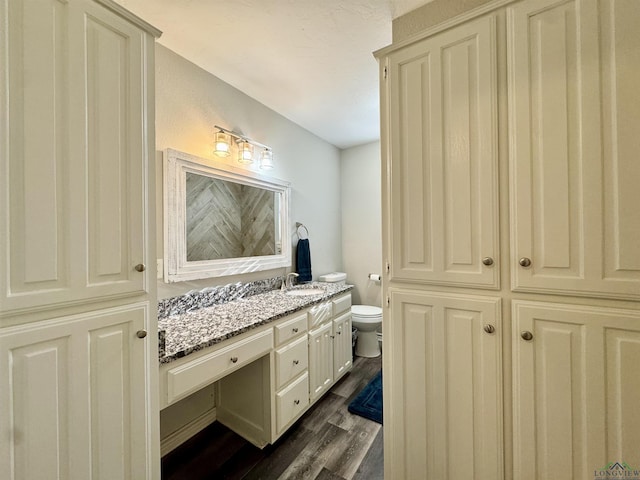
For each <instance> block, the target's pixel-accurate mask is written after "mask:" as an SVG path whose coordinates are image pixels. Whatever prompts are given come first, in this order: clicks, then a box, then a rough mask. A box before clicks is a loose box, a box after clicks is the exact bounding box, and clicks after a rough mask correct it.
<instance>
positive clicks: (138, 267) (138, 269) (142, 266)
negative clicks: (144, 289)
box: [133, 263, 147, 272]
mask: <svg viewBox="0 0 640 480" xmlns="http://www.w3.org/2000/svg"><path fill="white" fill-rule="evenodd" d="M133 268H134V269H135V270H136V272H144V271H145V270H146V269H147V267H146V265H145V264H144V263H139V264H137V265H136V266H135V267H133Z"/></svg>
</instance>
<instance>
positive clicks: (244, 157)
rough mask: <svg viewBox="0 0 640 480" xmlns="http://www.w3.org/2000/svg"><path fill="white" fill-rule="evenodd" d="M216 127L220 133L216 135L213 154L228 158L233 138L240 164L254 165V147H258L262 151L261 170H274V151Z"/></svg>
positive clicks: (242, 136)
mask: <svg viewBox="0 0 640 480" xmlns="http://www.w3.org/2000/svg"><path fill="white" fill-rule="evenodd" d="M215 127H216V128H217V129H218V131H217V132H216V134H215V149H214V151H213V153H215V154H216V155H218V156H220V157H228V156H229V154H230V153H231V139H232V138H233V139H234V140H235V141H236V143H237V144H238V162H239V163H243V164H249V163H253V151H254V147H258V148H261V149H262V152H261V153H260V168H262V169H264V170H268V169H271V168H273V150H271V147H269V146H267V145H264V144H262V143H260V142H256V141H255V140H251V139H250V138H247V137H245V136H244V135H240V134H239V133H236V132H232V131H231V130H227V129H226V128H222V127H219V126H218V125H216V126H215Z"/></svg>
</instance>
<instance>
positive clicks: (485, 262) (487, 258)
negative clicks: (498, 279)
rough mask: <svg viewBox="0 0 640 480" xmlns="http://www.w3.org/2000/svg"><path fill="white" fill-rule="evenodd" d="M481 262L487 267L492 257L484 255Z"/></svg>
mask: <svg viewBox="0 0 640 480" xmlns="http://www.w3.org/2000/svg"><path fill="white" fill-rule="evenodd" d="M482 264H483V265H486V266H487V267H488V266H490V265H493V258H491V257H484V258H483V259H482Z"/></svg>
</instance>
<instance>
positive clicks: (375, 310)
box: [351, 305, 382, 317]
mask: <svg viewBox="0 0 640 480" xmlns="http://www.w3.org/2000/svg"><path fill="white" fill-rule="evenodd" d="M351 313H352V314H353V315H356V316H358V317H379V316H381V315H382V309H381V308H380V307H374V306H372V305H352V306H351Z"/></svg>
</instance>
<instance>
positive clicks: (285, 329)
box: [275, 313, 307, 345]
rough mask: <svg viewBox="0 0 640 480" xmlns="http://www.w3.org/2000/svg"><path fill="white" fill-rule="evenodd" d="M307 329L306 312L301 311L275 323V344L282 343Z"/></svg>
mask: <svg viewBox="0 0 640 480" xmlns="http://www.w3.org/2000/svg"><path fill="white" fill-rule="evenodd" d="M306 331H307V314H306V313H301V314H299V315H296V316H294V317H292V318H290V319H289V320H286V321H284V322H282V323H281V324H279V325H276V327H275V332H276V345H282V344H283V343H285V342H288V341H289V340H291V339H292V338H295V337H297V336H298V335H301V334H302V333H304V332H306Z"/></svg>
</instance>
